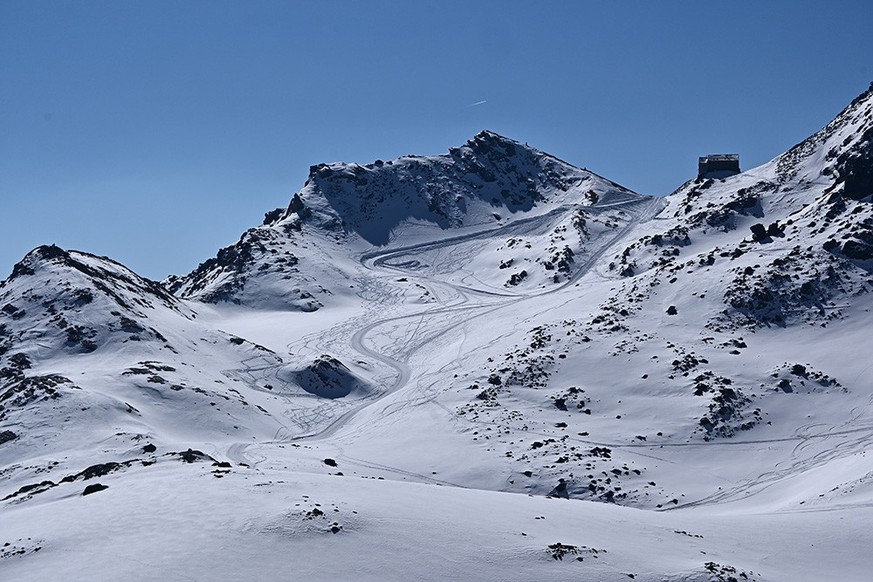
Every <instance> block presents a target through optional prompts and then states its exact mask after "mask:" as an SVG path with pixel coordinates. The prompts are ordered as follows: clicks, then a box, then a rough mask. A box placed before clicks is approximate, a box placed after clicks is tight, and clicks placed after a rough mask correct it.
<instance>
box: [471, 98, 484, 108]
mask: <svg viewBox="0 0 873 582" xmlns="http://www.w3.org/2000/svg"><path fill="white" fill-rule="evenodd" d="M483 103H488V100H487V99H483V100H482V101H476V102H475V103H471V104H470V105H469V106H470V107H476V106H477V105H482V104H483Z"/></svg>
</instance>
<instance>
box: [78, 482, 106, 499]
mask: <svg viewBox="0 0 873 582" xmlns="http://www.w3.org/2000/svg"><path fill="white" fill-rule="evenodd" d="M104 489H109V485H102V484H100V483H92V484H90V485H88V486H87V487H85V490H84V491H82V495H83V496H85V495H91V494H92V493H97V492H98V491H103V490H104Z"/></svg>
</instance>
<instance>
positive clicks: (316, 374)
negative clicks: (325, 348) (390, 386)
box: [291, 355, 370, 399]
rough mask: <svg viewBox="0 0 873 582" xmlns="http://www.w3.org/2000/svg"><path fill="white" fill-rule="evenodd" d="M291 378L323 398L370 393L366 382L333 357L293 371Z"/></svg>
mask: <svg viewBox="0 0 873 582" xmlns="http://www.w3.org/2000/svg"><path fill="white" fill-rule="evenodd" d="M291 376H292V378H293V380H294V381H295V382H296V383H297V384H299V385H300V387H301V388H303V389H304V390H306V391H307V392H309V393H310V394H314V395H316V396H320V397H322V398H330V399H335V398H343V397H345V396H349V395H357V396H364V395H366V394H367V393H369V392H370V387H369V386H368V385H367V383H366V382H364V381H363V380H362V379H361V378H359V377H358V376H357V375H355V373H354V372H352V371H351V370H350V369H349V368H348V367H346V365H345V364H343V363H342V362H341V361H339V360H338V359H336V358H334V357H333V356H328V355H321V356H318V357H317V358H315V360H314V361H313V362H312V363H310V364H308V365H307V366H306V367H304V368H303V369H299V370H294V371H292V372H291Z"/></svg>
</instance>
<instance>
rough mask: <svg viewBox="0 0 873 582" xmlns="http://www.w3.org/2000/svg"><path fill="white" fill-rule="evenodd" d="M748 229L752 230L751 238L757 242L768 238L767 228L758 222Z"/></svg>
mask: <svg viewBox="0 0 873 582" xmlns="http://www.w3.org/2000/svg"><path fill="white" fill-rule="evenodd" d="M749 229H750V230H751V231H752V238H753V239H754V240H755V241H757V242H764V241H765V240H767V239H768V238H769V237H768V235H767V229H766V228H765V227H764V225H763V224H761V223H760V222H758V223H755V224H753V225H752V226H750V227H749Z"/></svg>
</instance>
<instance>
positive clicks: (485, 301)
mask: <svg viewBox="0 0 873 582" xmlns="http://www.w3.org/2000/svg"><path fill="white" fill-rule="evenodd" d="M575 208H576V206H575V205H562V206H559V207H557V208H555V209H553V210H551V211H549V212H547V213H544V214H542V215H538V216H534V217H526V218H522V219H519V220H516V221H513V222H510V223H508V224H505V225H502V226H500V227H497V228H492V229H487V230H480V231H477V232H473V233H469V234H465V235H461V236H455V237H449V238H445V239H441V240H438V241H432V242H424V243H419V244H415V245H409V246H404V247H398V248H389V249H382V250H377V251H371V252H368V253H365V254H363V255H362V256H361V258H360V261H361V264H362V265H363V266H364V267H365V268H366V269H367V270H368V271H369V272H370V274H369V276H368V277H363V278H359V279H358V280H357V281H356V282H357V283H358V286H359V287H360V288H361V290H360V291H359V294H360V295H362V296H363V295H366V296H368V297H370V298H374V299H376V301H375V305H372V306H370V307H369V308H368V312H367V313H365V314H364V315H362V316H359V317H357V318H354V319H352V320H350V321H346V322H343V323H341V324H339V325H337V326H335V327H333V328H331V329H329V330H327V331H325V332H322V333H317V334H313V335H310V336H307V337H305V338H303V339H302V340H301V341H299V342H294V343H293V344H291V345H289V346H288V351H289V353H294V352H295V351H298V350H296V349H295V348H296V347H297V346H304V345H308V346H318V350H319V351H325V350H328V349H330V348H334V349H341V345H338V344H343V343H345V344H347V345H348V346H349V347H351V349H352V350H353V351H354V352H356V353H357V354H359V355H361V356H364V357H365V358H369V359H370V360H375V361H377V362H379V363H381V364H383V365H385V366H386V367H388V368H390V369H391V370H392V371H393V379H392V380H391V381H390V383H389V384H388V386H387V387H385V388H384V389H382V390H380V391H378V392H377V393H375V394H373V395H370V396H367V397H364V398H361V399H359V400H358V401H356V402H354V403H351V404H346V403H343V404H342V405H340V404H338V403H337V402H336V401H331V402H327V403H321V405H319V406H316V407H315V408H311V409H306V410H305V411H301V410H300V409H299V408H296V407H295V408H294V409H289V410H288V412H287V416H288V420H289V421H291V422H292V423H293V424H294V425H295V427H294V428H292V427H291V426H288V425H287V424H286V425H284V426H283V427H282V428H280V429H279V430H278V431H277V433H276V435H275V437H274V440H273V441H270V442H266V443H235V444H233V445H231V446H230V447H229V448H228V449H227V452H226V455H227V457H228V458H229V459H231V460H232V461H234V462H237V463H244V464H247V465H250V466H257V464H258V462H260V461H263V460H264V459H266V457H265V456H263V455H258V457H259V458H258V459H256V458H254V455H252V453H251V452H250V449H251V448H252V447H253V446H259V445H275V444H283V443H292V442H295V443H301V442H314V441H325V440H327V439H330V438H332V437H334V436H336V435H338V434H339V433H340V432H341V431H343V430H344V429H346V430H347V429H348V427H349V425H350V423H351V421H352V420H353V419H354V417H355V416H356V415H357V414H358V413H360V412H361V411H362V410H364V409H365V408H368V407H371V406H374V405H376V404H377V403H379V402H381V401H382V400H384V399H385V398H386V397H388V396H390V395H393V394H397V393H398V392H401V391H402V392H403V396H404V399H403V400H401V401H395V402H391V403H388V404H387V405H386V406H385V408H384V409H383V410H382V411H381V412H382V417H383V418H385V417H389V416H391V415H393V414H396V413H398V412H401V411H402V410H404V409H406V408H407V407H409V406H421V405H424V404H428V403H431V402H434V400H435V398H436V396H437V395H438V394H439V389H433V388H432V387H420V385H418V384H411V383H410V380H411V379H412V378H413V376H414V370H413V369H412V368H411V366H410V365H409V360H410V359H411V358H412V356H413V355H414V354H415V353H416V352H418V351H419V350H422V349H423V348H425V347H427V346H428V345H429V344H431V343H433V342H434V341H436V340H437V339H439V338H441V337H443V336H445V335H447V334H449V333H452V332H454V331H456V330H458V329H459V328H460V327H462V326H465V325H468V324H469V323H470V322H471V321H473V320H475V319H478V318H482V317H485V316H488V315H491V314H492V313H494V312H496V311H498V310H503V309H508V308H511V307H513V306H515V305H517V304H518V303H520V302H524V301H531V300H536V299H537V298H538V297H541V296H543V295H550V294H554V293H558V292H560V291H562V290H564V289H566V288H567V287H570V286H572V285H575V284H576V283H577V282H578V281H579V279H580V278H582V277H583V276H584V275H586V274H587V273H588V272H589V271H591V270H592V269H593V268H594V266H595V265H596V264H597V263H598V262H599V261H600V260H601V259H602V257H603V255H605V254H606V253H607V252H608V251H609V250H611V249H614V248H615V247H616V245H618V244H619V243H621V242H622V241H623V240H624V239H625V238H626V237H627V235H628V234H629V233H630V232H631V231H632V230H633V229H634V227H636V226H637V225H638V224H640V223H642V222H645V221H648V220H651V219H652V218H654V217H655V216H657V214H658V213H659V212H660V211H661V210H662V209H663V208H664V201H663V200H662V199H660V198H650V199H644V200H642V201H640V200H637V199H634V200H626V201H619V202H613V203H609V204H604V205H601V206H594V207H587V208H586V209H587V210H589V211H592V212H602V211H605V210H612V209H616V208H621V209H624V210H626V211H629V212H633V213H635V214H634V216H633V218H632V219H631V220H628V221H627V223H626V224H625V225H624V226H623V227H621V228H620V229H618V231H617V232H614V233H610V236H608V237H607V239H606V240H605V241H598V245H597V246H596V247H595V248H594V249H593V250H592V252H591V253H590V254H589V255H588V256H587V257H586V260H585V261H584V262H583V263H581V264H580V265H579V266H578V267H577V268H576V270H575V271H574V272H573V274H572V275H571V276H570V277H569V279H568V280H567V281H565V282H563V283H562V284H560V285H557V286H555V287H553V288H550V289H547V290H545V291H540V292H533V293H527V294H519V293H498V292H495V291H493V290H491V289H480V288H472V287H469V286H465V285H457V284H453V283H448V282H443V281H438V280H436V279H434V278H432V277H428V276H425V275H423V274H422V273H418V272H416V271H415V270H414V269H413V270H409V269H408V268H409V267H410V266H415V265H416V263H414V262H406V263H395V264H389V261H391V260H392V259H395V258H397V257H403V256H407V255H409V254H411V253H415V252H417V251H418V252H420V251H425V250H435V249H451V247H453V246H456V245H458V244H459V243H463V242H467V241H470V240H476V239H483V238H490V237H494V236H497V235H513V234H517V233H520V232H526V231H527V230H528V229H530V228H532V227H533V228H536V227H540V226H543V225H548V224H550V223H551V221H553V220H554V219H555V218H558V217H560V216H562V215H564V214H566V213H568V212H571V211H572V210H574V209H575ZM404 267H406V268H404ZM397 274H402V275H403V276H405V277H409V278H414V279H415V281H416V282H418V283H419V284H421V285H423V286H425V287H426V288H427V290H428V291H429V292H430V293H431V295H432V296H433V297H435V298H437V303H436V304H435V305H433V306H430V307H426V308H425V309H423V310H420V311H416V312H414V313H410V314H403V315H395V316H389V317H384V314H385V313H386V312H390V311H391V310H392V308H394V307H395V302H396V301H397V298H398V294H397V293H396V292H392V290H391V286H390V284H388V283H387V281H389V280H390V278H391V277H392V275H393V276H396V275H397ZM453 315H462V316H463V317H460V318H459V319H458V320H457V321H446V320H449V319H450V316H453ZM373 318H375V320H373V321H370V322H369V323H367V321H368V320H372V319H373ZM426 319H427V320H431V321H436V322H437V325H436V329H434V330H431V331H430V333H427V334H420V330H421V328H422V325H423V323H424V321H425V320H426ZM402 322H414V326H415V327H414V329H413V331H412V333H408V334H404V337H392V336H391V333H390V331H388V332H387V335H386V339H385V340H383V341H382V342H380V345H381V346H384V345H392V344H393V345H395V346H401V345H405V344H406V343H407V342H409V341H410V340H412V341H414V342H416V343H412V344H411V345H407V346H406V349H404V350H396V352H395V353H391V354H389V353H385V352H384V351H380V349H377V348H376V347H371V346H368V345H367V343H368V341H367V340H368V339H369V338H370V337H371V336H374V335H377V332H378V333H382V334H385V333H386V332H385V331H384V328H386V327H388V326H390V325H392V324H397V323H402ZM421 335H424V337H423V338H420V336H421ZM257 359H258V358H253V359H252V360H251V361H255V360H257ZM264 372H269V373H270V376H271V378H272V379H273V380H275V381H278V382H281V379H280V378H279V377H278V372H277V371H276V369H275V365H265V366H260V367H258V366H255V365H250V364H248V363H246V367H245V368H242V369H239V370H232V371H228V372H227V374H228V375H231V376H233V377H238V378H240V379H243V380H245V381H246V382H247V383H249V384H250V385H252V386H254V387H257V383H256V380H258V379H260V378H262V377H263V373H264ZM295 398H299V396H295ZM312 398H314V399H317V397H315V396H313V397H312ZM296 404H299V401H298V402H297V403H296ZM338 408H341V409H343V410H342V411H341V412H340V413H337V409H338ZM531 434H536V433H535V432H531ZM573 440H576V439H573ZM580 442H592V441H584V439H580ZM332 445H333V446H335V447H337V448H339V447H338V445H336V444H335V443H332ZM614 446H620V445H614ZM340 451H341V449H340ZM640 454H644V453H640ZM341 456H342V458H343V459H344V460H345V461H348V462H350V463H351V464H355V465H358V466H361V467H368V468H378V469H380V470H384V471H388V472H391V473H394V474H397V475H401V476H412V477H415V478H417V479H420V480H422V481H424V482H432V483H433V482H435V483H440V484H445V485H453V486H459V485H455V484H452V483H447V482H444V481H441V480H437V479H434V478H432V477H430V476H427V475H422V474H418V473H411V472H409V471H405V470H403V469H400V468H397V467H390V466H387V465H383V464H378V463H373V462H370V461H367V460H363V459H356V458H353V457H349V456H345V455H342V454H341ZM646 456H647V455H646Z"/></svg>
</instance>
